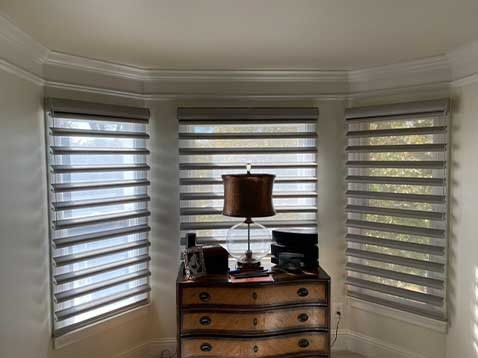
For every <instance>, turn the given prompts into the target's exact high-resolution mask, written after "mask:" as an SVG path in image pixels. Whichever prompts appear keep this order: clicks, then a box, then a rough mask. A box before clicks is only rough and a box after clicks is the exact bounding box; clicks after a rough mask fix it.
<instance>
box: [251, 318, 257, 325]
mask: <svg viewBox="0 0 478 358" xmlns="http://www.w3.org/2000/svg"><path fill="white" fill-rule="evenodd" d="M252 324H253V325H254V326H257V318H254V319H253V321H252Z"/></svg>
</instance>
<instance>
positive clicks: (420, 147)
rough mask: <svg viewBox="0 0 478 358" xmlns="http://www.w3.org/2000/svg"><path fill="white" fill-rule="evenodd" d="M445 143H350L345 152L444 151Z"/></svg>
mask: <svg viewBox="0 0 478 358" xmlns="http://www.w3.org/2000/svg"><path fill="white" fill-rule="evenodd" d="M446 147H447V145H446V144H394V145H351V146H347V147H346V148H345V151H346V152H347V153H391V152H444V151H446Z"/></svg>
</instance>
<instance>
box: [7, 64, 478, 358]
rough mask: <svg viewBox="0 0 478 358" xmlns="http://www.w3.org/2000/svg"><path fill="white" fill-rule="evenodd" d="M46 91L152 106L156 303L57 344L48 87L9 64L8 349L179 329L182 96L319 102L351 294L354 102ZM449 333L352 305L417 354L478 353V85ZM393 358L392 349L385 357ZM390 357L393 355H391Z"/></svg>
mask: <svg viewBox="0 0 478 358" xmlns="http://www.w3.org/2000/svg"><path fill="white" fill-rule="evenodd" d="M45 95H46V96H58V97H66V98H77V99H83V100H90V101H97V102H105V103H117V104H126V105H137V106H138V105H139V106H144V105H146V106H148V107H150V108H151V113H152V119H151V135H152V139H151V152H152V155H151V160H152V166H153V170H152V173H151V178H152V183H153V184H152V197H153V201H152V219H151V221H152V222H151V225H152V232H151V241H152V248H151V253H152V256H153V260H152V263H151V267H152V271H153V277H152V286H153V292H152V297H153V301H152V305H151V307H150V309H149V310H145V313H144V314H141V315H131V319H129V320H127V321H126V322H125V321H124V320H112V321H111V322H110V323H108V325H107V326H105V327H107V330H103V331H99V332H95V333H93V334H91V335H90V336H88V337H87V338H84V339H83V340H81V341H79V342H76V343H73V344H71V345H68V346H67V347H64V348H61V349H57V350H54V349H52V341H51V338H50V313H49V308H50V306H49V288H48V238H47V218H46V193H45V190H46V189H45V188H46V184H45V176H46V174H45V169H44V168H45V161H44V138H43V136H44V131H43V112H42V111H43V107H42V103H43V96H44V92H43V89H42V88H41V87H38V86H36V85H33V84H31V83H30V82H27V81H25V80H23V79H20V78H18V77H15V76H14V75H11V74H8V73H6V72H2V71H0V108H1V109H0V164H1V167H0V193H1V196H0V235H1V236H0V238H1V240H0V279H1V280H0V287H1V295H0V300H1V301H0V317H1V318H2V319H1V320H0V357H2V358H3V357H8V358H10V357H14V358H24V357H25V358H27V357H28V358H32V357H34V358H36V357H38V358H47V357H51V358H63V357H65V358H66V357H73V358H83V357H88V358H106V357H112V356H116V355H118V354H119V353H121V352H125V351H127V350H129V349H131V348H134V347H136V346H140V345H141V344H143V343H144V342H146V341H148V340H150V339H156V340H157V339H164V338H167V337H174V336H175V333H176V306H175V279H176V273H177V262H178V257H179V245H178V232H179V218H178V214H179V207H178V206H179V188H178V185H177V183H178V175H179V173H178V156H177V153H178V150H177V146H178V143H177V119H176V108H177V106H201V105H203V106H211V105H213V106H228V105H229V106H230V105H244V106H254V105H255V106H261V105H264V106H281V105H283V106H290V105H296V106H318V107H319V108H320V119H319V130H318V131H319V141H318V143H319V153H320V154H319V187H318V188H319V189H318V190H319V223H320V261H321V265H322V266H323V267H324V268H325V269H326V270H327V271H328V273H329V274H330V275H331V276H332V287H333V291H332V300H333V302H345V301H346V298H345V297H344V286H343V280H344V275H345V273H344V255H343V251H344V248H345V243H344V239H343V237H344V228H343V217H344V216H343V212H342V208H343V196H342V190H343V184H342V179H343V171H344V164H343V160H344V156H343V143H344V139H343V130H344V127H343V120H342V118H343V108H344V104H343V102H341V101H322V102H320V101H319V102H317V101H312V100H307V101H294V102H287V103H286V102H282V101H281V102H279V101H272V102H265V101H256V102H254V101H234V102H231V101H227V102H223V101H199V102H198V101H179V102H177V101H152V102H148V103H146V104H145V103H142V102H141V101H137V100H125V99H124V98H115V97H111V96H97V95H93V94H85V93H79V92H78V93H77V92H67V91H64V90H53V89H47V90H46V91H45ZM444 95H447V92H443V93H421V94H419V95H416V94H409V95H408V96H403V95H402V96H398V97H382V98H379V99H377V98H373V99H370V98H369V99H363V100H361V101H355V102H354V103H352V104H353V105H363V104H375V103H387V102H388V103H390V102H396V101H408V100H416V99H417V98H422V99H426V98H436V97H441V96H444ZM453 96H454V102H453V103H454V106H453V108H454V111H453V139H452V142H453V175H452V178H453V185H452V191H451V194H452V198H453V201H452V203H453V205H452V234H453V235H452V238H451V248H450V254H451V256H450V278H451V279H452V281H451V284H450V302H451V310H450V327H449V333H448V335H447V334H444V333H439V332H436V331H433V330H430V329H428V328H424V327H421V326H417V325H413V324H409V323H406V322H402V321H399V320H396V319H393V318H387V317H384V316H382V315H379V314H377V313H371V312H366V311H363V310H358V309H354V308H351V309H350V310H348V311H347V313H346V316H345V317H344V318H345V320H344V323H343V328H345V329H346V330H349V331H354V332H357V333H358V334H361V335H364V336H367V337H371V338H373V339H375V340H378V341H380V342H386V343H387V344H390V345H392V346H396V347H403V348H405V349H406V350H408V351H410V352H414V353H415V356H416V357H433V358H444V357H447V358H455V357H459V358H476V357H478V352H477V350H476V349H477V348H476V345H478V336H477V335H478V333H477V331H478V328H477V321H478V317H477V311H478V303H477V301H478V298H477V292H476V291H477V285H478V283H477V282H478V277H477V274H478V272H477V270H478V258H477V257H478V256H477V255H476V252H478V250H477V249H478V244H477V241H476V233H477V230H475V229H474V226H473V219H475V218H476V217H477V216H476V214H475V213H476V210H473V209H474V208H476V203H478V189H477V188H476V187H475V185H474V184H475V183H476V177H477V174H478V172H477V170H478V169H477V164H478V161H477V160H476V157H475V156H476V153H478V118H475V117H478V104H477V103H478V85H471V86H467V87H463V88H460V89H455V90H454V94H453ZM380 358H382V357H380ZM383 358H385V357H383Z"/></svg>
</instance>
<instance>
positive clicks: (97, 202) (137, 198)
mask: <svg viewBox="0 0 478 358" xmlns="http://www.w3.org/2000/svg"><path fill="white" fill-rule="evenodd" d="M150 200H151V198H150V197H149V195H130V196H120V197H115V198H101V199H87V200H72V201H56V202H53V203H52V205H53V208H54V210H55V211H61V210H72V209H79V208H91V207H95V206H108V205H118V204H127V203H136V202H146V201H150Z"/></svg>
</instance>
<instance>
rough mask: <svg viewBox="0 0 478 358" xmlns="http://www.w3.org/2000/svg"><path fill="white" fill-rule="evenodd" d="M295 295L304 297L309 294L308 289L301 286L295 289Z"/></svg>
mask: <svg viewBox="0 0 478 358" xmlns="http://www.w3.org/2000/svg"><path fill="white" fill-rule="evenodd" d="M297 295H298V296H299V297H306V296H308V295H309V290H308V289H306V288H305V287H301V288H299V289H298V290H297Z"/></svg>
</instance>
